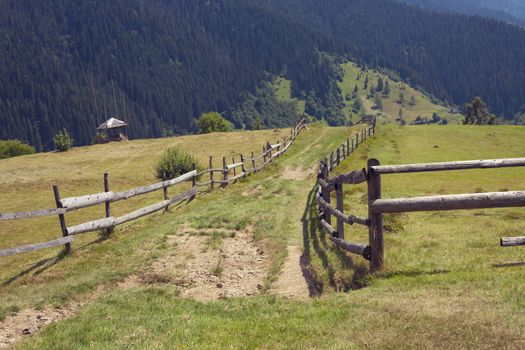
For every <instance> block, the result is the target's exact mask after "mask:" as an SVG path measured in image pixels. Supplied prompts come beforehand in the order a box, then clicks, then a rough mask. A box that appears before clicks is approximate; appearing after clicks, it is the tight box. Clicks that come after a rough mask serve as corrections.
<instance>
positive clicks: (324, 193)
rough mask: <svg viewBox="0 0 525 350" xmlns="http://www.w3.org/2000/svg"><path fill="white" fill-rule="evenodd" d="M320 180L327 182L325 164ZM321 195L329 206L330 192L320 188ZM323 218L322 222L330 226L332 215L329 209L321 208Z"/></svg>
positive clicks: (326, 167)
mask: <svg viewBox="0 0 525 350" xmlns="http://www.w3.org/2000/svg"><path fill="white" fill-rule="evenodd" d="M322 178H323V180H325V181H328V166H327V164H325V166H324V167H323V172H322ZM321 195H322V196H323V199H324V200H325V202H326V203H328V204H330V190H329V189H327V188H324V187H321ZM323 216H324V221H326V222H327V223H328V224H332V213H331V211H330V209H328V208H323Z"/></svg>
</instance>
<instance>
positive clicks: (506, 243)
mask: <svg viewBox="0 0 525 350" xmlns="http://www.w3.org/2000/svg"><path fill="white" fill-rule="evenodd" d="M500 245H501V246H502V247H516V246H522V245H525V237H504V238H502V239H501V240H500Z"/></svg>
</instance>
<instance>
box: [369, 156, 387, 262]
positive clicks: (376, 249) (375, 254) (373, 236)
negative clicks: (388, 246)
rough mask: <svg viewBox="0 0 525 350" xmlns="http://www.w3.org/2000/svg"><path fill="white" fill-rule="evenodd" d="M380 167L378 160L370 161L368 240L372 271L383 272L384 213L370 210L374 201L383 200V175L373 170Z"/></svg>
mask: <svg viewBox="0 0 525 350" xmlns="http://www.w3.org/2000/svg"><path fill="white" fill-rule="evenodd" d="M378 165H380V163H379V161H378V160H377V159H369V160H368V171H367V181H368V218H369V220H370V226H369V229H368V239H369V244H370V246H371V247H372V259H371V260H370V270H371V271H379V270H381V268H382V267H383V261H384V241H383V213H372V211H371V209H370V208H371V206H370V204H371V203H372V202H373V201H375V200H376V199H381V175H379V174H374V172H373V171H372V168H371V167H373V166H378Z"/></svg>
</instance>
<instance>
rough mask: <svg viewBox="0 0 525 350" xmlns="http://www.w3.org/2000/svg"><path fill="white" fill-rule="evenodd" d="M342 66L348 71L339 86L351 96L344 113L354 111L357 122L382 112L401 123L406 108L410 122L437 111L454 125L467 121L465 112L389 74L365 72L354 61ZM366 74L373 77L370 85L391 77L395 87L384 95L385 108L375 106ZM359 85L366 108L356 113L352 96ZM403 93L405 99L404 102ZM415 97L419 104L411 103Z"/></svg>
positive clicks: (360, 94) (372, 71) (346, 101)
mask: <svg viewBox="0 0 525 350" xmlns="http://www.w3.org/2000/svg"><path fill="white" fill-rule="evenodd" d="M342 68H343V70H344V80H343V82H342V83H340V84H339V86H340V88H341V90H342V91H343V96H345V97H346V96H349V97H351V98H350V99H347V98H345V104H346V107H345V108H344V112H345V115H347V116H349V115H350V114H353V118H352V119H353V121H357V120H359V118H360V116H359V115H366V114H374V115H375V114H377V113H381V115H382V116H383V118H384V120H386V121H388V122H399V121H398V120H397V119H398V118H399V111H400V110H402V111H403V112H402V115H403V119H404V120H405V121H406V122H407V123H409V124H410V123H411V122H413V121H414V120H415V119H416V118H417V117H418V116H421V117H427V118H430V117H432V114H433V113H436V114H438V115H439V116H440V117H441V118H444V119H447V120H448V121H449V123H451V124H458V123H459V122H461V121H462V120H463V117H462V116H461V115H459V114H455V113H450V109H449V108H447V107H443V106H440V105H437V104H435V103H433V102H432V99H431V98H430V97H428V96H426V95H425V94H423V93H422V92H420V91H418V90H415V89H413V88H412V87H410V86H409V85H408V84H406V83H404V82H401V81H400V82H396V81H393V80H392V79H389V78H388V77H387V76H386V75H384V74H381V73H379V72H377V71H375V70H371V69H368V70H365V71H362V70H361V68H360V67H358V66H357V65H355V64H354V63H352V62H349V63H345V64H343V65H342ZM366 77H368V80H369V83H368V88H370V86H372V85H373V86H375V87H377V84H378V83H377V81H378V79H379V78H381V79H383V81H384V82H386V81H387V80H389V84H390V88H391V91H390V94H389V95H388V96H385V95H383V94H380V96H381V100H382V102H383V110H376V109H373V106H374V98H369V90H368V89H364V85H365V79H366ZM356 85H357V87H358V90H359V92H358V94H359V97H360V98H361V101H363V109H362V110H361V111H360V112H358V113H355V112H354V113H352V107H353V105H354V103H355V100H356V98H355V97H353V96H352V95H353V91H354V88H355V86H356ZM400 94H403V100H402V102H400V101H401V100H400ZM412 98H414V99H415V104H412V103H411V102H412Z"/></svg>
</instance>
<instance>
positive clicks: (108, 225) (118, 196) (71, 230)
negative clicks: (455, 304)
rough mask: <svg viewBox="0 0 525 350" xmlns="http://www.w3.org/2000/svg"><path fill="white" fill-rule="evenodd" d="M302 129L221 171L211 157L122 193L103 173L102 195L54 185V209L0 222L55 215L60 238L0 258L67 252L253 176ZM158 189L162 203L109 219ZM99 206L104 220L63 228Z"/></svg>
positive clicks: (1, 217) (300, 126) (0, 217)
mask: <svg viewBox="0 0 525 350" xmlns="http://www.w3.org/2000/svg"><path fill="white" fill-rule="evenodd" d="M304 128H307V126H306V119H302V120H300V121H299V122H297V123H295V125H294V127H293V128H292V130H291V131H290V136H288V137H286V138H284V139H283V140H282V141H278V143H277V144H274V145H273V146H272V145H270V143H269V142H267V143H266V145H265V146H264V147H263V154H261V156H259V157H255V156H254V154H253V153H252V156H251V158H248V159H245V158H244V156H243V155H240V162H235V157H234V158H233V159H232V163H231V164H227V162H226V157H224V158H223V167H222V169H217V168H214V167H213V158H212V157H210V161H209V169H207V170H204V171H202V172H200V173H198V172H197V170H195V164H194V165H193V170H192V171H190V172H188V173H186V174H183V175H181V176H179V177H177V178H175V179H170V180H165V181H161V182H157V183H154V184H151V185H146V186H141V187H136V188H132V189H129V190H126V191H123V192H112V191H109V174H107V173H106V174H104V192H101V193H95V194H88V195H84V196H79V197H69V198H63V199H61V198H60V192H59V189H58V186H53V192H54V196H55V202H56V205H57V208H53V209H43V210H37V211H32V212H19V213H5V214H0V220H16V219H27V218H34V217H40V216H50V215H57V216H58V218H59V223H60V230H61V233H62V236H63V237H62V238H59V239H56V240H53V241H49V242H44V243H37V244H31V245H25V246H21V247H16V248H8V249H4V250H0V256H8V255H12V254H18V253H25V252H30V251H34V250H39V249H44V248H51V247H57V246H60V245H64V246H65V250H66V253H68V252H69V251H70V246H71V242H72V241H73V236H74V235H79V234H83V233H88V232H94V231H104V232H105V234H106V235H109V234H110V233H111V232H112V230H113V229H114V228H115V227H117V226H118V225H121V224H124V223H127V222H130V221H133V220H136V219H138V218H141V217H143V216H146V215H149V214H152V213H155V212H158V211H161V210H165V211H167V210H168V208H169V207H170V206H172V205H175V204H177V203H180V202H182V201H185V200H188V199H191V198H194V197H195V196H196V195H197V186H200V187H202V186H210V190H211V191H213V189H214V187H215V184H221V185H222V186H226V185H228V184H231V183H233V182H235V181H237V180H239V179H241V178H244V177H246V176H248V175H250V174H255V173H257V172H258V171H260V170H262V169H263V168H264V167H265V166H267V165H268V164H270V163H271V162H272V161H273V160H274V159H275V158H277V157H279V156H281V155H282V154H283V153H284V152H286V150H287V149H288V148H289V147H290V146H291V144H292V143H293V142H294V141H295V139H296V138H297V136H298V135H299V133H300V132H301V130H303V129H304ZM272 150H276V152H273V154H272ZM257 161H262V163H261V164H259V165H257ZM246 162H249V163H250V165H251V168H249V169H247V168H246ZM239 168H240V171H239V172H238V174H237V169H239ZM231 172H233V176H230V173H231ZM215 173H220V174H222V176H223V180H217V179H216V177H215ZM206 174H209V177H210V179H209V181H206V182H201V183H197V178H198V177H201V176H204V175H206ZM186 181H191V183H192V186H191V189H190V190H188V191H186V192H184V193H181V194H178V195H175V196H173V197H171V198H169V195H168V188H170V187H173V186H175V185H177V184H180V183H183V182H186ZM158 190H162V191H163V200H162V201H160V202H157V203H155V204H152V205H149V206H146V207H143V208H140V209H137V210H135V211H133V212H130V213H128V214H125V215H123V216H119V217H113V216H111V206H110V204H111V203H114V202H117V201H121V200H127V199H129V198H132V197H136V196H140V195H144V194H147V193H151V192H154V191H158ZM102 204H103V205H104V206H105V217H104V218H101V219H97V220H93V221H89V222H85V223H82V224H79V225H74V226H67V224H66V218H65V214H66V213H68V212H70V211H73V210H79V209H84V208H88V207H92V206H95V205H102Z"/></svg>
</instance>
